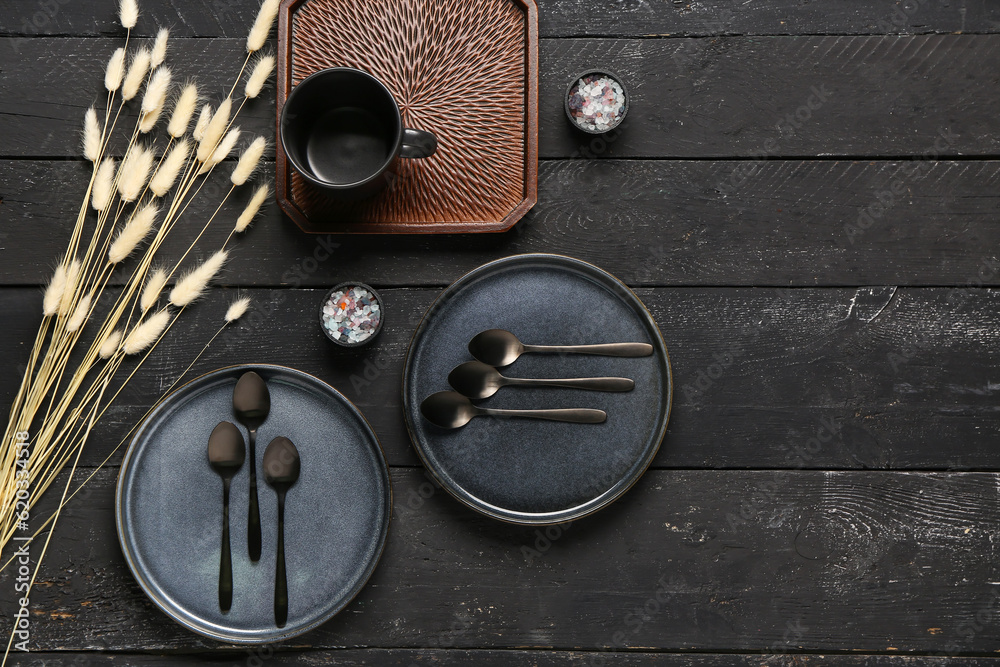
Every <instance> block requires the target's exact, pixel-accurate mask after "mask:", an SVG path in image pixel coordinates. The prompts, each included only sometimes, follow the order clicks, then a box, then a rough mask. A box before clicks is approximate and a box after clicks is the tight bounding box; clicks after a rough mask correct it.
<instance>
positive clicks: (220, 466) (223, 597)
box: [208, 421, 246, 612]
mask: <svg viewBox="0 0 1000 667" xmlns="http://www.w3.org/2000/svg"><path fill="white" fill-rule="evenodd" d="M245 458H246V448H245V447H244V444H243V434H242V433H240V430H239V429H238V428H236V426H235V425H234V424H232V423H231V422H226V421H223V422H219V424H218V426H216V427H215V428H214V429H213V430H212V435H210V436H209V438H208V462H209V464H210V465H211V466H212V469H213V470H215V472H217V473H218V474H219V477H221V478H222V556H221V559H220V561H219V609H221V610H222V611H224V612H225V611H229V610H230V608H232V606H233V557H232V551H231V548H230V545H229V483H230V482H231V481H232V479H233V476H234V475H235V474H236V472H237V471H238V470H239V469H240V468H241V467H243V461H244V459H245Z"/></svg>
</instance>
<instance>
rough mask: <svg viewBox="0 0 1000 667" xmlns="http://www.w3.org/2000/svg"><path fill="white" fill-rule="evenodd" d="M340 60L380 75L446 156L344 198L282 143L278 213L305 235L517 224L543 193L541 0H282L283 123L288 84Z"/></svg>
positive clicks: (406, 119) (402, 169)
mask: <svg viewBox="0 0 1000 667" xmlns="http://www.w3.org/2000/svg"><path fill="white" fill-rule="evenodd" d="M334 66H348V67H356V68H358V69H362V70H365V71H367V72H369V73H370V74H373V75H374V76H376V77H378V78H379V79H381V80H382V82H383V83H385V85H386V86H388V88H389V89H390V90H391V91H392V93H393V95H394V96H395V97H396V100H397V101H398V102H399V106H400V110H401V111H402V114H403V123H404V124H405V125H406V126H407V127H413V128H416V129H421V130H428V131H430V132H433V133H434V134H435V135H436V136H437V138H438V151H437V153H436V154H435V155H433V156H431V157H429V158H425V159H422V160H407V159H403V160H400V162H399V169H398V171H397V176H398V178H396V179H395V180H394V181H393V183H392V185H391V187H389V188H388V189H386V190H385V191H384V192H382V193H380V194H379V195H376V196H375V197H372V198H371V199H367V200H364V201H361V202H343V201H340V200H336V199H333V198H331V197H330V196H328V195H327V194H326V193H324V192H323V191H322V190H319V189H318V188H315V187H314V186H312V185H311V184H309V183H307V182H306V181H305V180H304V179H303V178H301V176H299V174H297V173H296V172H295V171H294V170H293V169H292V168H291V165H290V164H289V162H288V160H287V159H286V157H285V153H284V151H283V150H282V147H281V142H280V141H279V142H278V146H277V150H276V153H277V156H276V158H277V159H276V170H277V174H276V190H277V194H276V197H277V200H278V204H279V205H280V206H281V208H282V209H283V210H284V211H285V213H287V214H288V215H289V216H290V217H291V218H292V220H294V221H295V223H296V224H298V225H299V227H301V228H302V229H303V230H304V231H306V232H311V233H325V234H330V233H343V234H441V233H455V232H500V231H504V230H507V229H510V228H511V227H513V226H514V223H516V222H517V221H518V220H520V219H521V217H523V216H524V214H525V213H527V211H528V209H530V208H531V207H532V206H533V205H534V204H535V202H536V201H537V198H538V8H537V6H536V4H535V0H452V1H444V0H361V1H359V0H284V1H283V2H282V3H281V10H280V12H279V15H278V100H277V112H278V118H279V119H280V118H281V109H282V107H283V106H284V103H285V99H286V98H287V97H288V94H289V92H290V91H291V89H292V88H293V87H294V86H295V85H296V84H297V83H298V82H299V81H301V80H302V79H304V78H305V77H307V76H309V75H310V74H312V73H314V72H316V71H318V70H321V69H325V68H327V67H334Z"/></svg>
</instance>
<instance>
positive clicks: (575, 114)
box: [563, 69, 629, 134]
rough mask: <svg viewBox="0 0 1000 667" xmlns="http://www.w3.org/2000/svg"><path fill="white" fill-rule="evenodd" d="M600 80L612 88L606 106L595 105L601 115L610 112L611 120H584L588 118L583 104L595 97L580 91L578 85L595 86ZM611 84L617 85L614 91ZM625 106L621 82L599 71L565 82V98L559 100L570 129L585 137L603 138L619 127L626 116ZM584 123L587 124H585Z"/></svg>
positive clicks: (619, 78)
mask: <svg viewBox="0 0 1000 667" xmlns="http://www.w3.org/2000/svg"><path fill="white" fill-rule="evenodd" d="M604 78H606V79H610V81H611V84H612V85H611V90H610V95H609V97H610V102H604V101H602V100H595V101H596V102H597V104H598V106H599V107H603V108H602V109H601V111H602V112H604V113H607V112H609V111H610V112H614V116H613V117H611V118H598V117H588V116H590V115H589V114H588V113H587V112H586V111H585V109H586V104H587V102H588V101H591V100H592V99H593V98H594V97H595V94H594V93H588V92H586V91H584V90H581V88H582V87H583V86H581V85H580V84H581V81H586V82H587V83H595V82H597V81H599V80H600V79H604ZM615 84H617V89H616V88H615ZM616 98H620V101H619V100H616ZM628 106H629V94H628V89H627V88H626V87H625V84H624V83H623V82H622V79H621V77H620V76H618V75H617V74H613V73H611V72H608V71H607V70H601V69H592V70H587V71H586V72H583V73H582V74H580V75H579V76H576V77H574V78H573V79H572V80H571V81H570V82H569V86H567V87H566V98H565V100H563V108H564V109H565V110H566V117H567V118H568V119H569V123H570V125H572V126H573V127H575V128H576V129H578V130H580V131H581V132H586V133H587V134H605V133H606V132H610V131H611V130H613V129H615V128H616V127H618V126H619V125H621V124H622V121H623V120H625V115H626V114H627V113H628ZM595 116H596V115H595ZM588 120H589V121H590V122H587V121H588Z"/></svg>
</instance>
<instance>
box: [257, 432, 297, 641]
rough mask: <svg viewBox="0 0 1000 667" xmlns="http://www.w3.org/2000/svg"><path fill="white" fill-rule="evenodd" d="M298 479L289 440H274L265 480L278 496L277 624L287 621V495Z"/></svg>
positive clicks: (266, 457) (267, 454) (266, 460)
mask: <svg viewBox="0 0 1000 667" xmlns="http://www.w3.org/2000/svg"><path fill="white" fill-rule="evenodd" d="M298 478H299V452H298V450H297V449H295V445H293V444H292V441H291V440H289V439H288V438H281V437H278V438H275V439H274V440H272V441H271V444H269V445H268V446H267V449H266V450H264V479H265V480H267V483H268V484H270V485H271V486H272V487H273V488H274V491H275V493H277V494H278V557H277V564H276V566H275V571H274V622H275V624H277V626H278V627H279V628H283V627H285V621H287V620H288V579H287V577H286V576H285V493H286V492H287V491H288V489H289V487H291V486H292V484H295V480H297V479H298Z"/></svg>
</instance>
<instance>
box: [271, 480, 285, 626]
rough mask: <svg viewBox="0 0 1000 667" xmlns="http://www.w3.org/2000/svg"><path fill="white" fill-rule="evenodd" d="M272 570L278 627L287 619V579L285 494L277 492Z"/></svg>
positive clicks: (275, 614) (275, 619)
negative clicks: (276, 525) (275, 540)
mask: <svg viewBox="0 0 1000 667" xmlns="http://www.w3.org/2000/svg"><path fill="white" fill-rule="evenodd" d="M276 560H277V564H276V565H275V571H274V622H275V624H276V625H277V626H278V627H279V628H283V627H285V622H286V621H287V620H288V579H287V577H286V576H285V494H284V493H283V492H282V493H279V494H278V557H277V559H276Z"/></svg>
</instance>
